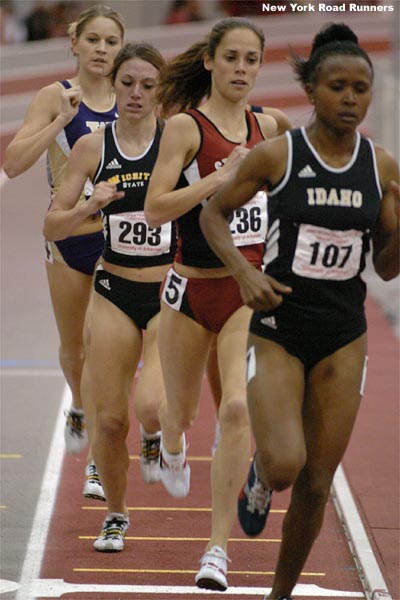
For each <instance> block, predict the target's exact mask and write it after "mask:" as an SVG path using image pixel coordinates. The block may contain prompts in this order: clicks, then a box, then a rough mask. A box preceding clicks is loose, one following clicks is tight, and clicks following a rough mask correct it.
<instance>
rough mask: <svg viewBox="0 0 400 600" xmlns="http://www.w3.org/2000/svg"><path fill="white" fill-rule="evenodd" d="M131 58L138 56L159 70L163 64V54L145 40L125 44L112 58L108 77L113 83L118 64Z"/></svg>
mask: <svg viewBox="0 0 400 600" xmlns="http://www.w3.org/2000/svg"><path fill="white" fill-rule="evenodd" d="M131 58H140V59H142V60H144V61H146V62H148V63H150V64H151V65H153V67H155V68H156V69H158V70H159V71H160V70H161V68H162V67H163V66H164V65H165V60H164V58H163V56H162V55H161V54H160V52H159V51H158V50H157V48H155V47H154V46H152V45H151V44H147V43H146V42H142V43H139V44H130V43H129V44H125V46H123V48H121V50H120V51H119V52H118V54H117V56H116V57H115V59H114V63H113V67H112V69H111V73H110V78H111V81H112V82H113V83H115V79H116V77H117V73H118V70H119V68H120V66H121V65H122V64H123V63H124V62H126V61H127V60H129V59H131Z"/></svg>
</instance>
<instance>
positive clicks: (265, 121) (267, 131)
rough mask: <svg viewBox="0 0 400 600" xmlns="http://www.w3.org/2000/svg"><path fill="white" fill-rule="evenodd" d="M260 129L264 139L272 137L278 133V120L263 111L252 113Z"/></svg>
mask: <svg viewBox="0 0 400 600" xmlns="http://www.w3.org/2000/svg"><path fill="white" fill-rule="evenodd" d="M254 115H255V117H256V119H257V121H258V124H259V125H260V128H261V131H262V133H263V135H264V137H265V138H266V139H268V138H271V137H274V136H276V135H277V133H278V122H277V121H276V119H275V117H273V116H271V115H266V114H264V113H254Z"/></svg>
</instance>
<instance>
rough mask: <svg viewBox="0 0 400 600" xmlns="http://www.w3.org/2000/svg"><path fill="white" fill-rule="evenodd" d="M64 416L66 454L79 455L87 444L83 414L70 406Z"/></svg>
mask: <svg viewBox="0 0 400 600" xmlns="http://www.w3.org/2000/svg"><path fill="white" fill-rule="evenodd" d="M64 414H65V416H66V419H67V420H66V422H65V428H64V439H65V445H66V447H67V450H68V452H71V453H72V454H79V453H80V452H82V450H83V449H84V448H85V446H86V445H87V443H88V435H87V432H86V421H85V413H84V412H83V410H80V409H79V408H74V407H73V406H71V408H70V409H69V410H68V411H65V413H64Z"/></svg>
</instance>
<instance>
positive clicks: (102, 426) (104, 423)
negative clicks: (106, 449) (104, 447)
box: [96, 411, 129, 440]
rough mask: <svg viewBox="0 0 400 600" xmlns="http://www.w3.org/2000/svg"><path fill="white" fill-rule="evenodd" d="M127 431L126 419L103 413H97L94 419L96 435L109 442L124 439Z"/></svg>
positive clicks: (127, 422)
mask: <svg viewBox="0 0 400 600" xmlns="http://www.w3.org/2000/svg"><path fill="white" fill-rule="evenodd" d="M128 431H129V420H128V418H125V417H123V416H122V415H121V416H119V417H115V416H111V415H109V414H107V412H105V411H99V412H98V413H97V419H96V434H98V435H101V436H102V437H106V438H108V439H110V440H116V439H121V438H123V439H125V438H126V436H127V435H128Z"/></svg>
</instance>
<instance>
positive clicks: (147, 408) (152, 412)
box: [136, 398, 160, 431]
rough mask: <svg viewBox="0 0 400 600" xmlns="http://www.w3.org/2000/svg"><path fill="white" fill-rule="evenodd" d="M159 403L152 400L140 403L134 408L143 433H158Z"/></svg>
mask: <svg viewBox="0 0 400 600" xmlns="http://www.w3.org/2000/svg"><path fill="white" fill-rule="evenodd" d="M158 409H159V402H158V401H157V400H154V399H152V398H149V399H146V400H145V401H144V402H140V403H139V404H138V405H137V407H136V415H137V418H138V419H139V421H140V422H141V424H142V425H143V427H144V429H145V431H158V430H159V429H160V422H159V419H158Z"/></svg>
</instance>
